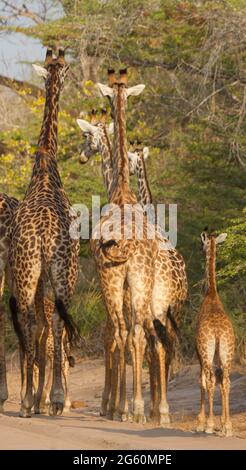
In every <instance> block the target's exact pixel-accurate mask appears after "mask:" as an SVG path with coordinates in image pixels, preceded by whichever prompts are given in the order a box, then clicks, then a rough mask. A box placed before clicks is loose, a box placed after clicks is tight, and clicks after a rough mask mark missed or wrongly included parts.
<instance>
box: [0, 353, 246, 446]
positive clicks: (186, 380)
mask: <svg viewBox="0 0 246 470" xmlns="http://www.w3.org/2000/svg"><path fill="white" fill-rule="evenodd" d="M14 362H15V363H16V361H14ZM8 368H9V371H8V386H9V400H8V401H7V403H6V405H5V411H6V412H5V414H4V415H1V416H0V449H167V450H168V449H246V372H245V371H242V370H240V371H234V372H233V374H232V377H231V410H232V420H233V425H234V437H231V438H227V439H226V438H222V437H220V436H218V435H212V436H210V435H206V434H198V433H196V432H194V429H195V424H196V420H195V416H196V413H197V411H198V407H199V386H198V375H199V369H198V366H196V365H193V366H189V367H186V368H184V369H183V370H182V371H181V372H180V373H179V374H178V375H177V376H176V377H175V379H174V380H172V381H171V382H170V385H169V394H168V395H169V403H170V409H171V414H172V424H171V425H170V427H169V428H168V429H161V428H156V427H153V426H151V425H150V424H148V423H147V424H145V425H137V424H134V423H130V422H129V423H128V422H127V423H121V422H118V421H109V420H107V419H105V418H101V417H100V416H99V406H100V396H101V392H102V384H103V373H104V366H103V361H102V360H85V361H81V362H80V363H78V364H77V365H76V367H75V368H74V369H72V373H71V380H70V382H71V399H72V401H74V404H76V401H77V406H79V408H76V409H74V410H72V411H71V412H70V413H69V414H68V415H65V416H63V417H49V416H46V415H40V416H33V417H32V418H31V419H23V418H19V417H18V410H19V391H20V382H19V371H18V367H17V366H16V365H14V366H13V365H12V366H11V364H10V363H9V365H8ZM128 377H129V382H131V370H130V368H129V369H128ZM130 388H131V384H129V392H130ZM144 394H145V398H146V403H148V397H149V385H148V375H147V371H145V372H144ZM130 396H131V393H129V397H130ZM219 411H220V405H219V395H218V393H217V394H216V399H215V412H216V413H217V414H218V412H219ZM217 421H218V425H219V420H218V418H217Z"/></svg>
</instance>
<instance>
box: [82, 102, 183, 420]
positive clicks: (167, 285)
mask: <svg viewBox="0 0 246 470" xmlns="http://www.w3.org/2000/svg"><path fill="white" fill-rule="evenodd" d="M105 117H106V114H105V111H103V112H102V116H101V119H99V121H98V120H97V119H96V114H95V112H93V113H92V120H91V122H90V123H89V122H87V121H84V120H81V119H78V120H77V122H78V125H79V126H80V128H81V129H82V130H83V132H84V133H85V137H86V140H85V144H84V146H83V149H82V152H81V155H80V162H81V163H86V162H87V161H88V159H89V158H91V156H92V155H94V154H95V153H97V152H99V153H100V154H101V157H102V173H103V179H104V183H105V187H106V190H107V193H108V197H109V199H110V196H111V189H112V187H113V174H112V172H113V168H112V150H111V144H110V141H109V138H108V135H107V128H106V122H105ZM131 150H132V151H131V152H128V159H129V170H130V174H136V175H137V179H138V201H139V203H140V204H141V205H142V207H143V209H146V208H147V207H148V204H152V195H151V191H150V188H149V184H148V179H147V173H146V168H145V159H146V157H147V155H148V147H145V148H143V149H142V148H140V147H139V146H136V145H133V146H132V147H131ZM128 294H129V293H128V291H127V290H126V289H125V297H124V304H126V305H125V306H126V312H127V315H128V317H129V305H128V304H129V299H128ZM186 296H187V279H186V272H185V264H184V260H183V258H182V256H181V255H180V254H179V253H178V252H177V250H176V249H174V248H169V249H168V250H159V251H158V256H157V260H156V278H155V284H154V300H153V301H154V306H153V308H154V309H155V312H156V313H159V312H160V311H161V309H162V315H161V316H159V317H157V318H159V320H161V322H162V323H164V324H166V327H167V331H168V334H169V339H170V341H169V348H168V349H167V348H166V350H165V364H164V359H163V363H162V368H161V370H160V373H159V371H158V370H157V369H158V361H155V362H154V365H153V363H151V361H154V358H153V356H152V359H151V360H150V355H148V358H149V362H150V367H151V368H152V372H153V373H152V374H151V389H152V390H151V398H152V402H151V417H152V419H153V420H155V421H157V422H160V423H161V424H165V423H166V422H168V421H169V416H168V411H166V412H165V413H162V416H161V413H159V405H160V396H159V386H158V382H159V379H160V375H161V374H162V376H163V375H165V376H166V385H167V379H168V371H169V367H170V363H171V360H172V357H173V352H174V342H175V339H176V332H175V329H176V327H175V323H179V321H180V316H181V307H182V304H183V302H184V301H185V299H186ZM157 303H158V306H159V307H158V310H157ZM168 303H169V304H170V305H171V307H172V314H173V315H172V316H170V315H167V312H168ZM166 316H167V318H166ZM173 317H174V322H173V321H171V318H172V319H173ZM156 325H157V329H158V326H159V324H158V322H156ZM110 335H111V329H110V322H109V319H108V321H107V324H106V328H105V366H106V368H105V386H104V392H103V396H102V407H101V414H103V415H105V414H106V412H107V405H108V400H109V395H110V391H111V393H112V389H113V387H111V388H110V380H113V379H114V380H115V378H114V377H112V375H113V374H112V364H111V369H110V358H109V356H110V355H109V345H110ZM164 387H165V384H163V387H162V388H164ZM161 391H162V389H161ZM164 397H165V395H164ZM112 398H113V403H112ZM164 400H166V398H164ZM114 405H115V393H113V397H112V396H111V400H110V403H109V415H110V416H112V413H113V409H114ZM167 407H168V405H167V404H166V405H165V409H166V410H168V408H167Z"/></svg>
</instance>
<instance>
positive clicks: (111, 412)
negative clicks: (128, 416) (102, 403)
mask: <svg viewBox="0 0 246 470" xmlns="http://www.w3.org/2000/svg"><path fill="white" fill-rule="evenodd" d="M114 414H115V412H114V411H107V413H106V417H107V419H110V420H111V421H113V420H114Z"/></svg>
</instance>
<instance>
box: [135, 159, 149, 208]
mask: <svg viewBox="0 0 246 470" xmlns="http://www.w3.org/2000/svg"><path fill="white" fill-rule="evenodd" d="M136 175H137V179H138V200H139V202H140V204H141V206H142V207H144V206H146V205H147V204H152V194H151V191H150V188H149V183H148V178H147V173H146V167H145V163H144V157H142V156H140V157H139V159H138V163H137V165H136Z"/></svg>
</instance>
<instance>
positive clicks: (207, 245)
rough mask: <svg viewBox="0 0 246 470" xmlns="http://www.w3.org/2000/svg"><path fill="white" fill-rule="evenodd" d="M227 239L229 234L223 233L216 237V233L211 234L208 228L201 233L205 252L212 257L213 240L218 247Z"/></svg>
mask: <svg viewBox="0 0 246 470" xmlns="http://www.w3.org/2000/svg"><path fill="white" fill-rule="evenodd" d="M226 237H227V233H221V234H220V235H216V233H214V232H213V231H212V232H209V230H208V227H205V229H204V230H203V231H202V233H201V244H202V250H203V252H204V253H205V254H206V255H210V252H211V244H212V240H214V241H215V245H218V244H219V243H223V241H224V240H225V239H226Z"/></svg>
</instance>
